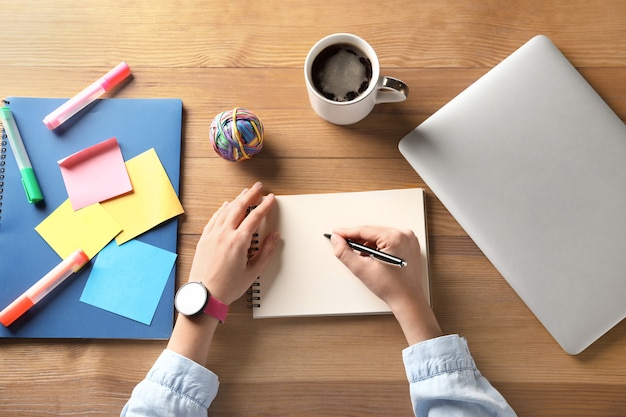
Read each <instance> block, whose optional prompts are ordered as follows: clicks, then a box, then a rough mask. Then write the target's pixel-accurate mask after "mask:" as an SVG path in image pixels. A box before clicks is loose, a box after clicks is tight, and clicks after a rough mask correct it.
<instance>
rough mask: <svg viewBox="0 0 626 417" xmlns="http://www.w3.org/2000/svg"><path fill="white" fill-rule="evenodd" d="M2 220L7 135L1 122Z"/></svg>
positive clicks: (0, 195)
mask: <svg viewBox="0 0 626 417" xmlns="http://www.w3.org/2000/svg"><path fill="white" fill-rule="evenodd" d="M0 137H1V138H2V139H0V220H2V193H3V192H4V170H5V167H4V164H5V163H6V161H5V158H6V156H7V155H6V151H7V135H6V133H5V132H4V126H2V123H1V122H0Z"/></svg>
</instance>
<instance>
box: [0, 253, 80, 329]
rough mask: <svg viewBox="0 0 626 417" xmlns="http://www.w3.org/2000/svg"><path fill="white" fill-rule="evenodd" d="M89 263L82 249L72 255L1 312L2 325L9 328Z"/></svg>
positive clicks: (0, 321) (0, 320)
mask: <svg viewBox="0 0 626 417" xmlns="http://www.w3.org/2000/svg"><path fill="white" fill-rule="evenodd" d="M87 262H89V257H88V256H87V255H86V254H85V252H83V251H82V250H81V249H78V250H77V251H75V252H74V253H72V254H71V255H70V256H68V257H67V259H65V260H64V261H62V262H61V263H60V264H58V265H57V266H56V267H54V269H52V271H50V272H48V273H47V274H46V275H44V277H43V278H41V279H40V280H39V281H37V282H36V283H35V284H34V285H33V286H32V287H30V288H29V289H28V290H26V292H25V293H23V294H22V295H20V296H19V297H18V298H17V299H16V300H15V301H13V302H12V303H11V304H9V305H8V306H7V307H6V308H5V309H4V310H2V312H0V323H2V324H3V325H4V326H5V327H9V326H10V325H11V323H13V322H14V321H15V320H17V319H18V318H20V316H21V315H22V314H24V313H26V312H27V311H28V310H29V309H30V308H31V307H32V306H34V305H35V304H37V303H38V302H39V301H40V300H41V299H42V298H44V297H45V296H46V295H48V294H49V293H50V292H51V291H52V290H54V289H55V288H56V287H58V286H59V284H61V283H62V282H63V281H65V279H66V278H67V277H69V276H70V275H72V273H74V272H78V270H79V269H80V268H82V267H83V265H85V264H86V263H87Z"/></svg>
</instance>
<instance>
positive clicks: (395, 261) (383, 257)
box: [324, 233, 407, 268]
mask: <svg viewBox="0 0 626 417" xmlns="http://www.w3.org/2000/svg"><path fill="white" fill-rule="evenodd" d="M324 236H326V237H327V238H328V239H330V236H331V235H330V234H328V233H325V234H324ZM346 242H347V243H348V246H350V248H351V249H354V250H356V251H359V252H362V253H366V254H368V255H369V256H371V257H372V258H376V259H378V260H379V261H383V262H386V263H388V264H390V265H395V266H399V267H401V268H402V267H403V266H406V265H407V263H406V261H405V260H404V259H402V258H398V257H397V256H393V255H389V254H388V253H385V252H381V251H379V250H377V249H372V248H370V247H369V246H365V245H362V244H360V243H357V242H355V241H353V240H350V239H346Z"/></svg>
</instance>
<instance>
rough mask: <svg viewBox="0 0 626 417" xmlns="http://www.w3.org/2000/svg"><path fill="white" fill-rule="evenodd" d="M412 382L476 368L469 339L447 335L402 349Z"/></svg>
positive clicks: (405, 365)
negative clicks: (468, 342)
mask: <svg viewBox="0 0 626 417" xmlns="http://www.w3.org/2000/svg"><path fill="white" fill-rule="evenodd" d="M402 359H403V360H404V367H405V369H406V375H407V378H408V380H409V382H410V383H414V382H418V381H422V380H425V379H429V378H432V377H435V376H438V375H442V374H447V373H451V372H457V371H463V370H472V371H474V370H476V364H475V363H474V359H473V358H472V356H471V354H470V351H469V348H468V346H467V341H466V340H465V338H462V337H460V336H459V335H456V334H454V335H447V336H441V337H437V338H434V339H429V340H426V341H424V342H420V343H417V344H415V345H413V346H409V347H408V348H406V349H404V350H403V351H402Z"/></svg>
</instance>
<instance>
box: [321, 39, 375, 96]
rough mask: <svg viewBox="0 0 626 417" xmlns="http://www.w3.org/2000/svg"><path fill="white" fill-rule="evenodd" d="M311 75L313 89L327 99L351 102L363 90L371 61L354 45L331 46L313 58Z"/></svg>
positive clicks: (366, 85)
mask: <svg viewBox="0 0 626 417" xmlns="http://www.w3.org/2000/svg"><path fill="white" fill-rule="evenodd" d="M311 76H312V78H313V85H314V86H315V88H316V89H317V91H319V92H320V93H321V94H322V95H323V96H324V97H326V98H327V99H329V100H333V101H351V100H354V99H355V98H357V97H358V96H359V94H361V93H363V92H364V91H365V90H367V87H368V86H369V84H370V81H371V80H372V62H371V61H370V60H369V58H367V56H365V54H364V53H363V52H362V51H361V50H360V49H358V48H356V47H355V46H354V45H349V44H345V43H344V44H336V45H331V46H329V47H327V48H326V49H324V50H322V52H320V53H319V55H318V56H317V57H316V58H315V60H314V61H313V66H312V68H311Z"/></svg>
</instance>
